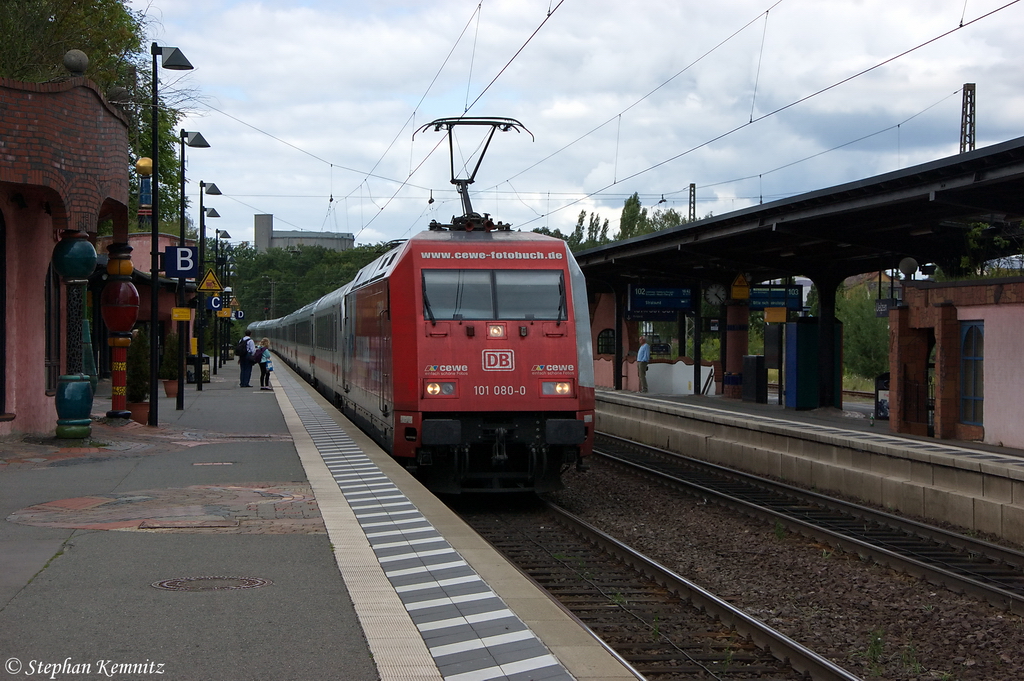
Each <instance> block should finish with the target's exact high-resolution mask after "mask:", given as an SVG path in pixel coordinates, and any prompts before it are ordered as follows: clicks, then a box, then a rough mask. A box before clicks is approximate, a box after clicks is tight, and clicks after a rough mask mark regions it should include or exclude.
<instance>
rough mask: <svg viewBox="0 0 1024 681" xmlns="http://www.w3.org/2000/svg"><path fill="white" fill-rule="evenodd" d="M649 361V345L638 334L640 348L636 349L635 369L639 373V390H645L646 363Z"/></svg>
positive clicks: (645, 339) (643, 391)
mask: <svg viewBox="0 0 1024 681" xmlns="http://www.w3.org/2000/svg"><path fill="white" fill-rule="evenodd" d="M650 361H651V346H650V345H648V344H647V338H645V337H644V336H640V349H639V350H637V351H636V369H637V372H638V373H639V375H640V392H642V393H645V392H647V365H648V364H649V363H650Z"/></svg>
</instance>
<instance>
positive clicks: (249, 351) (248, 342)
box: [238, 329, 256, 388]
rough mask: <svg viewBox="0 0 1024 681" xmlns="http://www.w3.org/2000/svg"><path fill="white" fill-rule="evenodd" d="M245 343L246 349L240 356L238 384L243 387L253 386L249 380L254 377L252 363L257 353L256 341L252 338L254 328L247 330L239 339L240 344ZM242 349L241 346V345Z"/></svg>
mask: <svg viewBox="0 0 1024 681" xmlns="http://www.w3.org/2000/svg"><path fill="white" fill-rule="evenodd" d="M243 342H244V343H245V351H244V352H242V353H241V354H240V355H239V356H238V366H239V369H240V372H239V376H238V384H239V385H240V386H241V387H243V388H251V387H252V386H251V385H249V380H250V379H251V378H252V365H253V364H254V362H253V355H255V354H256V343H255V342H254V341H253V339H252V329H246V330H245V336H243V337H242V339H241V340H240V341H238V345H239V346H241V345H242V343H243ZM239 350H241V347H239Z"/></svg>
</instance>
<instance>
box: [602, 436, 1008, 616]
mask: <svg viewBox="0 0 1024 681" xmlns="http://www.w3.org/2000/svg"><path fill="white" fill-rule="evenodd" d="M595 454H598V455H600V456H603V457H605V458H607V459H610V460H612V461H614V462H616V463H618V464H619V465H622V466H626V467H628V468H630V469H631V470H633V471H635V472H638V473H641V474H644V475H648V476H652V477H654V478H655V479H657V480H659V481H662V482H666V483H670V484H672V485H677V486H679V487H680V488H682V489H684V490H686V491H687V492H689V493H691V494H694V495H697V496H700V497H702V498H704V499H707V500H708V501H714V502H715V503H719V504H722V505H726V506H730V507H733V508H737V509H739V510H741V511H743V512H744V513H747V514H749V515H754V516H758V517H762V518H765V519H768V520H769V521H772V522H778V523H781V524H782V525H784V526H785V527H786V528H788V529H790V530H792V531H795V532H798V533H800V534H803V535H805V536H808V537H811V538H813V539H815V540H817V541H821V542H824V543H827V544H831V545H833V546H837V547H839V548H841V549H843V550H844V551H848V552H852V553H856V554H858V555H860V556H862V557H865V558H870V559H872V560H875V561H876V562H878V563H881V564H883V565H887V566H889V567H892V568H895V569H898V570H902V571H904V572H907V573H909V574H912V575H915V576H918V577H921V578H923V579H926V580H928V581H929V582H932V583H934V584H941V585H944V586H946V587H947V588H950V589H952V590H954V591H957V592H961V593H968V594H971V595H973V596H976V597H978V598H982V599H985V600H987V601H988V602H990V603H992V604H993V605H995V606H997V607H1002V608H1005V609H1007V610H1009V611H1011V612H1013V613H1015V614H1018V615H1021V614H1024V554H1022V553H1020V552H1017V551H1013V550H1010V549H1007V548H1005V547H1002V546H998V545H996V544H992V543H990V542H986V541H982V540H979V539H974V538H972V537H968V536H965V535H962V534H958V533H955V532H951V531H947V530H944V529H941V528H937V527H933V526H930V525H926V524H923V523H919V522H916V521H913V520H908V519H906V518H901V517H899V516H895V515H892V514H889V513H884V512H881V511H876V510H874V509H871V508H867V507H865V506H860V505H858V504H853V503H849V502H845V501H841V500H838V499H833V498H830V497H827V496H824V495H820V494H815V493H813V492H808V491H806V490H802V489H799V488H796V487H792V486H789V485H785V484H782V483H777V482H774V481H772V480H768V479H765V478H760V477H758V476H754V475H749V474H746V473H742V472H739V471H735V470H731V469H727V468H724V467H721V466H717V465H715V464H710V463H707V462H704V461H699V460H697V459H691V458H689V457H685V456H681V455H679V454H675V453H672V452H667V451H664V450H660V449H656V448H653V447H647V446H644V445H639V444H636V443H633V442H629V441H626V440H622V439H620V438H616V437H613V436H610V435H606V434H599V435H598V440H597V443H596V444H595Z"/></svg>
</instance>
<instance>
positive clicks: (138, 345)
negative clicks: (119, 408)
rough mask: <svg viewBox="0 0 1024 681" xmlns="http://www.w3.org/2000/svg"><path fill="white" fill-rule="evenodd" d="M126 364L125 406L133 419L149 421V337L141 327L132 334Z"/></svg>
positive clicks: (143, 421)
mask: <svg viewBox="0 0 1024 681" xmlns="http://www.w3.org/2000/svg"><path fill="white" fill-rule="evenodd" d="M126 365H127V366H126V367H125V368H126V371H127V374H128V375H127V378H126V385H125V401H126V402H127V403H128V404H127V407H126V408H127V409H128V411H130V412H131V413H132V420H133V421H138V422H139V423H146V422H147V421H149V402H147V400H148V399H149V337H148V336H146V332H145V331H144V330H142V329H141V328H140V329H137V330H136V331H135V333H134V334H132V344H131V345H130V346H128V360H127V362H126Z"/></svg>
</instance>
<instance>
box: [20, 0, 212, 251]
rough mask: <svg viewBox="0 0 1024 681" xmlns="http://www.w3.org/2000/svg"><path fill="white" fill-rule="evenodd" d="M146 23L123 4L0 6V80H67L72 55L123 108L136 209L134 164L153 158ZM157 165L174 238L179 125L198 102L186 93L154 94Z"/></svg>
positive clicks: (25, 0)
mask: <svg viewBox="0 0 1024 681" xmlns="http://www.w3.org/2000/svg"><path fill="white" fill-rule="evenodd" d="M147 21H148V19H147V16H146V14H145V12H143V11H135V10H133V9H132V8H131V7H130V5H129V3H128V0H2V1H0V76H2V77H5V78H11V79H14V80H21V81H25V82H30V83H47V82H53V81H60V80H66V79H67V78H69V77H70V74H69V73H68V72H67V70H66V69H65V68H64V65H63V64H64V55H65V54H66V53H67V52H68V50H72V49H77V50H81V51H82V52H84V53H85V55H86V56H87V57H88V58H89V65H88V67H87V68H86V71H85V75H86V77H87V78H89V79H90V80H92V81H93V82H95V83H96V85H97V86H98V87H99V89H100V91H101V92H103V93H104V94H105V95H106V96H107V97H108V99H109V100H111V101H112V102H113V103H114V104H116V105H117V106H119V107H121V109H122V110H123V111H124V113H125V118H126V119H127V121H128V140H129V144H130V147H131V154H132V167H131V168H129V169H128V172H129V173H130V175H131V179H132V182H131V187H132V194H131V199H130V205H129V214H131V215H135V214H136V210H137V208H138V178H137V177H136V175H135V168H134V162H135V161H136V160H137V159H139V158H141V157H143V156H151V144H152V141H151V140H152V137H151V134H150V130H151V123H150V121H151V115H150V111H151V109H150V105H151V102H152V70H153V69H152V62H151V57H150V54H149V49H148V45H146V40H145V29H146V24H147ZM158 96H159V106H158V115H157V117H158V119H159V122H158V125H159V130H160V134H159V136H158V142H157V145H158V162H159V163H158V165H159V173H160V177H159V189H160V206H159V210H160V215H159V220H160V222H161V225H162V226H161V229H162V230H163V231H172V232H174V231H177V227H176V226H177V224H178V212H179V207H180V186H181V185H180V178H181V176H180V172H179V166H180V164H179V159H178V153H177V150H178V144H177V140H178V131H177V130H175V126H176V124H177V122H178V121H179V120H180V119H181V116H182V111H181V107H182V106H183V105H184V104H185V103H186V102H187V101H189V100H190V99H192V98H193V97H194V96H195V95H194V93H193V92H191V91H189V90H187V89H181V88H175V89H170V88H169V89H167V91H166V92H164V91H161V92H159V93H158Z"/></svg>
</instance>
